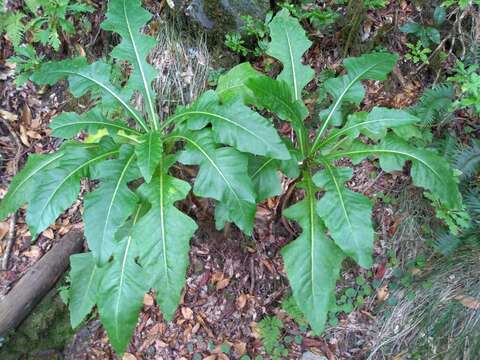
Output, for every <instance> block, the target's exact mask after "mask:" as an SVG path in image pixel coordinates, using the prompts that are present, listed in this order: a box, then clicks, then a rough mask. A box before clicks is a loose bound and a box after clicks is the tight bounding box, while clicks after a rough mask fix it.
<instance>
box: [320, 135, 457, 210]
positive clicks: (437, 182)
mask: <svg viewBox="0 0 480 360" xmlns="http://www.w3.org/2000/svg"><path fill="white" fill-rule="evenodd" d="M373 154H376V155H377V156H378V157H379V159H380V166H381V167H382V169H383V170H385V171H387V172H390V171H396V170H402V168H403V166H404V164H405V161H407V160H410V161H411V162H412V168H411V170H410V173H411V176H412V179H413V183H414V184H415V185H417V186H420V187H423V188H425V189H428V190H430V191H431V192H432V193H434V194H436V195H437V196H438V198H439V199H440V200H441V201H442V203H444V204H445V205H446V206H448V207H449V208H452V209H459V208H460V207H461V204H462V198H461V195H460V192H459V190H458V184H457V179H456V177H455V175H454V173H453V171H452V169H451V168H450V166H449V164H448V162H446V161H444V160H443V159H442V158H441V157H439V156H438V155H437V154H435V153H434V152H432V151H429V150H426V149H418V148H415V147H413V146H412V145H409V144H408V143H407V142H406V141H404V140H402V139H400V138H398V137H397V136H395V135H393V134H388V135H387V136H386V137H385V139H384V140H383V141H382V142H381V143H380V144H379V145H376V146H367V145H365V144H363V143H356V144H354V146H353V147H352V149H350V150H345V151H343V150H342V151H339V152H336V153H332V154H331V155H329V157H331V158H341V157H351V158H352V160H353V161H354V162H359V161H361V160H362V159H363V158H365V156H368V155H373Z"/></svg>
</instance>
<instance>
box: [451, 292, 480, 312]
mask: <svg viewBox="0 0 480 360" xmlns="http://www.w3.org/2000/svg"><path fill="white" fill-rule="evenodd" d="M455 300H458V301H459V302H460V304H462V305H463V306H465V307H466V308H469V309H473V310H478V309H480V300H478V299H476V298H474V297H473V296H466V295H458V296H455Z"/></svg>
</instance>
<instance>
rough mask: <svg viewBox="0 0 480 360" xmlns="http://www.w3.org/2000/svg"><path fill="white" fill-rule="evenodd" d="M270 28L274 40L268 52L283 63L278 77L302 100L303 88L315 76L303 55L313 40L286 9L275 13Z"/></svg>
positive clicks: (295, 97) (295, 96) (296, 98)
mask: <svg viewBox="0 0 480 360" xmlns="http://www.w3.org/2000/svg"><path fill="white" fill-rule="evenodd" d="M269 28H270V37H271V39H272V40H271V42H270V43H269V46H268V49H267V54H268V55H270V56H273V57H274V58H276V59H278V60H280V61H281V62H282V64H283V70H282V72H281V73H280V75H278V79H279V80H284V81H285V82H286V83H287V84H288V85H289V86H290V87H291V89H292V91H293V95H294V99H295V100H301V98H302V90H303V88H304V87H305V86H306V85H307V84H308V83H309V82H310V81H311V80H312V79H313V76H314V71H313V69H312V68H311V67H310V66H308V65H303V64H302V56H303V54H304V53H305V52H306V51H307V50H308V49H309V48H310V46H311V45H312V42H311V41H310V40H308V38H307V36H306V35H305V30H304V29H303V28H302V26H301V25H300V23H299V22H298V20H297V19H295V18H293V17H291V16H290V14H289V12H288V10H286V9H283V10H281V11H280V12H278V13H277V14H276V15H275V17H274V18H273V20H272V21H271V22H270V24H269Z"/></svg>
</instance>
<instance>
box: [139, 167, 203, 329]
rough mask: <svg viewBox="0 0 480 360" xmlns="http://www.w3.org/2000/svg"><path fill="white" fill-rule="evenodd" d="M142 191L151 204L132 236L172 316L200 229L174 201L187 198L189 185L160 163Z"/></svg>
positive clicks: (161, 301) (160, 300)
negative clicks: (190, 249)
mask: <svg viewBox="0 0 480 360" xmlns="http://www.w3.org/2000/svg"><path fill="white" fill-rule="evenodd" d="M139 191H140V193H141V194H142V196H143V197H144V198H146V199H148V201H149V202H150V203H151V205H152V207H151V209H150V210H149V211H148V212H147V213H146V214H145V215H144V216H143V217H142V218H141V219H140V221H139V222H138V224H137V225H136V226H135V227H134V230H133V238H134V241H135V246H136V247H138V253H139V255H140V263H141V264H142V266H143V267H144V268H145V269H148V270H149V272H150V273H151V275H150V276H151V278H153V281H150V283H153V287H154V288H155V289H156V290H157V295H158V296H157V301H158V303H159V305H160V309H161V310H162V312H163V314H164V317H165V318H166V319H167V320H171V319H172V318H173V314H174V313H175V310H176V308H177V306H178V302H179V300H180V294H181V290H182V288H183V284H184V282H185V274H186V271H187V266H188V251H189V248H190V246H189V241H190V238H191V237H192V236H193V234H194V232H195V231H196V229H197V225H196V224H195V222H194V221H193V220H192V219H191V218H189V217H188V216H187V215H185V214H184V213H182V212H181V211H180V210H178V209H177V208H176V207H175V206H174V203H175V202H176V201H178V200H182V199H184V198H185V196H186V195H187V193H188V192H189V191H190V185H189V184H188V183H187V182H185V181H182V180H180V179H177V178H174V177H172V176H169V175H167V174H166V167H165V166H162V165H161V166H160V170H159V171H158V173H157V174H156V175H155V176H154V178H153V180H152V182H150V183H149V184H143V185H142V186H141V187H140V189H139Z"/></svg>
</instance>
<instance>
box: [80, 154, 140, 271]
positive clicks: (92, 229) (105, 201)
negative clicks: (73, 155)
mask: <svg viewBox="0 0 480 360" xmlns="http://www.w3.org/2000/svg"><path fill="white" fill-rule="evenodd" d="M91 178H94V179H100V186H99V187H98V189H96V190H95V191H93V192H91V193H88V194H87V195H85V201H84V204H85V210H84V214H83V218H84V221H85V237H86V238H87V242H88V247H89V248H90V250H92V252H93V255H94V257H95V259H96V260H97V263H98V264H99V265H103V264H105V263H106V262H107V261H108V259H109V257H110V256H111V255H112V253H113V249H114V248H115V244H114V236H115V233H116V231H117V230H118V229H119V228H120V226H122V225H123V223H124V222H125V220H127V218H128V217H129V216H130V215H131V214H132V213H133V212H134V211H135V208H136V204H137V202H138V199H137V196H136V195H135V193H134V192H133V191H132V190H130V189H129V188H128V186H127V183H128V182H129V181H131V180H134V179H135V178H138V168H137V167H136V165H135V154H134V153H133V149H132V148H131V147H130V146H128V145H125V146H123V147H122V149H121V155H120V157H119V158H118V159H115V160H108V161H103V162H102V163H100V164H98V165H97V166H95V167H94V168H93V173H92V175H91Z"/></svg>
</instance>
